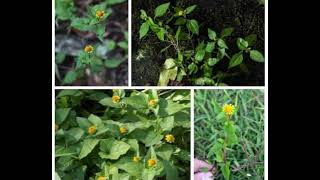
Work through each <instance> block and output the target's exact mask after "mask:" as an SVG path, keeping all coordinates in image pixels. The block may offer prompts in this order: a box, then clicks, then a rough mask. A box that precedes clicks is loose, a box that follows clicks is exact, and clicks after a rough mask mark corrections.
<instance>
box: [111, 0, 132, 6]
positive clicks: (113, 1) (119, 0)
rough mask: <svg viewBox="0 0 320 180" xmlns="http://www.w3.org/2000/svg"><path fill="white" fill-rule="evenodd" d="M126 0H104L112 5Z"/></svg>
mask: <svg viewBox="0 0 320 180" xmlns="http://www.w3.org/2000/svg"><path fill="white" fill-rule="evenodd" d="M126 1H127V0H108V1H106V2H107V4H108V5H114V4H119V3H123V2H126Z"/></svg>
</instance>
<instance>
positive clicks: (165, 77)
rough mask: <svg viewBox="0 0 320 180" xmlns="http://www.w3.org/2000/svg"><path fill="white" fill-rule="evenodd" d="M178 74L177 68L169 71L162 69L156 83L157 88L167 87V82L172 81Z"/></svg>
mask: <svg viewBox="0 0 320 180" xmlns="http://www.w3.org/2000/svg"><path fill="white" fill-rule="evenodd" d="M177 74H178V67H177V66H176V67H174V68H171V69H162V71H161V72H160V77H159V81H158V86H167V85H168V83H169V80H172V81H174V80H175V79H176V77H177Z"/></svg>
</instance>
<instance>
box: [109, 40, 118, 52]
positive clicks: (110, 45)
mask: <svg viewBox="0 0 320 180" xmlns="http://www.w3.org/2000/svg"><path fill="white" fill-rule="evenodd" d="M114 48H116V42H115V41H114V40H112V39H108V41H107V50H109V51H112V50H114Z"/></svg>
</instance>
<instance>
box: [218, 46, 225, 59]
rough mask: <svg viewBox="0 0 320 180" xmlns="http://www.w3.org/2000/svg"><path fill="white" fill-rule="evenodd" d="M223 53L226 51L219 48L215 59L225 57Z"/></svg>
mask: <svg viewBox="0 0 320 180" xmlns="http://www.w3.org/2000/svg"><path fill="white" fill-rule="evenodd" d="M225 53H226V49H224V48H219V50H218V54H217V59H219V60H221V59H222V58H223V57H224V56H225Z"/></svg>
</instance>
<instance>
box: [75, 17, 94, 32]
mask: <svg viewBox="0 0 320 180" xmlns="http://www.w3.org/2000/svg"><path fill="white" fill-rule="evenodd" d="M89 23H90V19H88V18H74V19H72V21H71V27H73V28H75V29H78V30H80V31H90V30H92V26H90V25H89Z"/></svg>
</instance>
